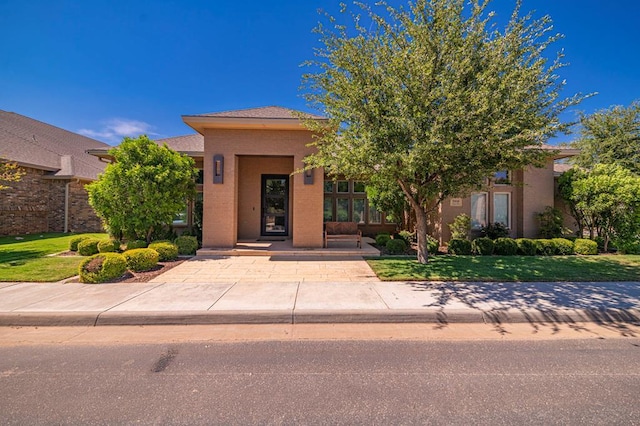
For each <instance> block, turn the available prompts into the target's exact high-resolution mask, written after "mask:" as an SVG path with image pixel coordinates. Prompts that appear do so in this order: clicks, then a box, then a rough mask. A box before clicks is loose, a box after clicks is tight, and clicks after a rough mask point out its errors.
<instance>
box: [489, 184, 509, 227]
mask: <svg viewBox="0 0 640 426" xmlns="http://www.w3.org/2000/svg"><path fill="white" fill-rule="evenodd" d="M493 221H494V222H498V223H501V224H503V225H504V226H506V227H507V228H511V223H510V221H511V194H509V193H508V192H496V193H495V194H493Z"/></svg>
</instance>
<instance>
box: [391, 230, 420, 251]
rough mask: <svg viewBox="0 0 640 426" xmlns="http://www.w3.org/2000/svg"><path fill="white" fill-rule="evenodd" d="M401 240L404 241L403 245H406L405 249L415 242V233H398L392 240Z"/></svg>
mask: <svg viewBox="0 0 640 426" xmlns="http://www.w3.org/2000/svg"><path fill="white" fill-rule="evenodd" d="M396 236H397V237H399V238H402V239H403V240H404V242H405V243H407V247H409V246H411V243H412V242H414V241H415V239H416V234H415V232H409V231H400V232H398V233H397V234H394V235H393V238H396Z"/></svg>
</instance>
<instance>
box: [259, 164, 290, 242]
mask: <svg viewBox="0 0 640 426" xmlns="http://www.w3.org/2000/svg"><path fill="white" fill-rule="evenodd" d="M261 228H262V229H261V232H260V235H264V236H278V235H280V236H283V237H284V236H287V235H288V234H289V176H288V175H262V221H261Z"/></svg>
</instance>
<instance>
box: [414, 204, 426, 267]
mask: <svg viewBox="0 0 640 426" xmlns="http://www.w3.org/2000/svg"><path fill="white" fill-rule="evenodd" d="M414 211H415V213H416V236H417V237H418V263H423V264H426V263H428V262H429V248H428V247H429V245H428V244H427V213H426V212H425V211H424V210H423V209H422V208H414Z"/></svg>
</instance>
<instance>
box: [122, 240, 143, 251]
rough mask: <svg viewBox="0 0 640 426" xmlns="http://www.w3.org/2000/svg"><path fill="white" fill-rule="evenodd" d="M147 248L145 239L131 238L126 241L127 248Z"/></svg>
mask: <svg viewBox="0 0 640 426" xmlns="http://www.w3.org/2000/svg"><path fill="white" fill-rule="evenodd" d="M139 248H147V242H146V241H145V240H133V241H127V250H133V249H139Z"/></svg>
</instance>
